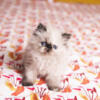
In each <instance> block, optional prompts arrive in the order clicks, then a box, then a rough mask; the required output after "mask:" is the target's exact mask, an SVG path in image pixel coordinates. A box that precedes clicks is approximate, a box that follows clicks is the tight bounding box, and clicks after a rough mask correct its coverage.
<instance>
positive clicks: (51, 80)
mask: <svg viewBox="0 0 100 100" xmlns="http://www.w3.org/2000/svg"><path fill="white" fill-rule="evenodd" d="M42 28H43V27H42ZM42 28H40V30H39V27H38V28H37V30H35V32H34V33H33V34H32V36H31V39H30V40H29V42H28V45H27V47H26V49H25V52H24V67H25V70H24V74H23V80H22V84H23V85H31V84H32V83H34V81H35V80H36V78H37V77H38V76H39V77H43V78H45V81H46V82H47V85H48V87H49V88H50V89H55V88H58V89H61V88H62V85H61V84H60V83H61V79H62V75H64V74H65V73H66V72H67V70H66V67H67V66H68V60H69V57H70V53H71V51H70V50H69V47H68V45H67V42H68V41H67V40H68V39H69V38H68V36H67V39H66V38H65V37H64V38H65V40H64V38H62V36H61V33H59V32H57V31H54V30H53V31H50V30H48V31H47V30H42ZM67 35H68V34H67ZM42 41H46V42H47V43H49V44H50V45H52V48H50V50H49V51H47V49H46V48H45V47H42V46H41V42H42ZM53 44H54V45H56V46H57V47H56V49H54V48H53Z"/></svg>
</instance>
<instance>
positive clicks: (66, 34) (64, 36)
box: [62, 33, 71, 40]
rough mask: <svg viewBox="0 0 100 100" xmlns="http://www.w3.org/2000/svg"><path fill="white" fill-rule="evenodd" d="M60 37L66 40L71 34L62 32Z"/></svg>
mask: <svg viewBox="0 0 100 100" xmlns="http://www.w3.org/2000/svg"><path fill="white" fill-rule="evenodd" d="M62 37H63V38H64V39H66V40H69V39H70V38H71V34H69V33H63V34H62Z"/></svg>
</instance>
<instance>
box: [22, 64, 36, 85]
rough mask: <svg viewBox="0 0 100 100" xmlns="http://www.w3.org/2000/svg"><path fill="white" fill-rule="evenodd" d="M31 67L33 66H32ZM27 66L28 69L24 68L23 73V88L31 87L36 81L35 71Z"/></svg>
mask: <svg viewBox="0 0 100 100" xmlns="http://www.w3.org/2000/svg"><path fill="white" fill-rule="evenodd" d="M32 67H33V66H32ZM32 67H31V66H29V68H28V67H27V68H25V71H24V73H23V79H22V85H23V86H31V85H33V84H34V82H35V80H36V79H37V70H36V69H35V68H34V69H33V68H32Z"/></svg>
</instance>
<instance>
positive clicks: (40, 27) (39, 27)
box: [37, 23, 47, 31]
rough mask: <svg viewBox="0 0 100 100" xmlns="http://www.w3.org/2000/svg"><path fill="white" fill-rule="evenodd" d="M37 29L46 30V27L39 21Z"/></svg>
mask: <svg viewBox="0 0 100 100" xmlns="http://www.w3.org/2000/svg"><path fill="white" fill-rule="evenodd" d="M37 30H38V31H47V29H46V27H45V26H44V25H43V24H41V23H40V24H39V25H38V26H37Z"/></svg>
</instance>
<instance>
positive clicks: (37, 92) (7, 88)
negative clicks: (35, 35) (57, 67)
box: [0, 0, 100, 100]
mask: <svg viewBox="0 0 100 100" xmlns="http://www.w3.org/2000/svg"><path fill="white" fill-rule="evenodd" d="M39 22H42V23H44V24H47V23H49V24H51V25H54V26H55V27H56V28H58V29H60V30H62V31H64V30H65V31H66V32H68V33H71V34H72V40H71V46H72V48H73V49H74V54H75V55H74V56H72V59H71V60H70V63H69V66H66V70H68V73H66V75H65V76H64V80H63V81H62V82H63V90H61V91H59V92H54V91H50V90H48V88H47V85H46V82H45V81H44V80H42V79H37V80H36V82H35V84H34V85H33V86H30V87H23V86H22V85H21V79H22V77H21V72H20V71H18V70H13V67H15V66H16V67H20V66H21V61H22V52H23V49H24V47H25V44H26V42H27V38H29V37H30V33H31V32H32V30H34V29H35V27H36V26H37V25H38V23H39ZM0 100H100V5H82V4H65V3H49V2H47V1H43V0H0Z"/></svg>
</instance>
